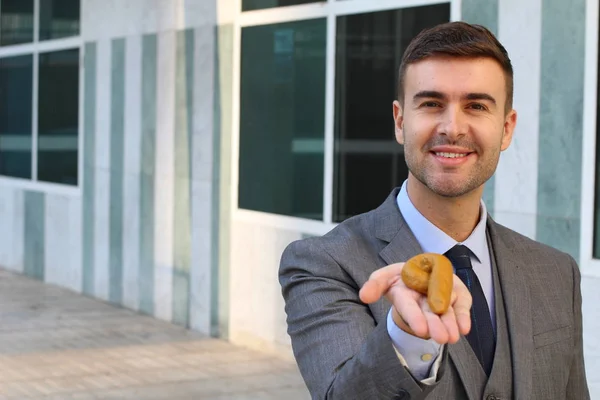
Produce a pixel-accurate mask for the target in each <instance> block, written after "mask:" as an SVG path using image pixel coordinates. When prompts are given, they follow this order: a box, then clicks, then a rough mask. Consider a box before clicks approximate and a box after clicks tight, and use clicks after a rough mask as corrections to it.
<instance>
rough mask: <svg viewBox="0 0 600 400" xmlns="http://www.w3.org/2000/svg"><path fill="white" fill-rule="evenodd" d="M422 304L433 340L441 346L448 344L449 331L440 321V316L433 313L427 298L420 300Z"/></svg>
mask: <svg viewBox="0 0 600 400" xmlns="http://www.w3.org/2000/svg"><path fill="white" fill-rule="evenodd" d="M420 303H421V309H422V311H423V315H424V316H425V320H426V321H427V326H428V329H429V335H430V336H431V338H432V339H433V340H435V341H436V342H437V343H439V344H445V343H447V342H448V337H449V334H448V330H447V329H446V326H445V325H444V323H443V322H442V320H441V319H440V316H439V315H437V314H435V313H434V312H433V311H431V308H430V307H429V303H428V302H427V298H425V297H423V298H422V299H421V300H420Z"/></svg>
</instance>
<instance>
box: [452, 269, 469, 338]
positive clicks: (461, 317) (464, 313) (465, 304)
mask: <svg viewBox="0 0 600 400" xmlns="http://www.w3.org/2000/svg"><path fill="white" fill-rule="evenodd" d="M454 291H455V292H456V300H455V302H454V303H453V304H452V308H453V309H454V314H455V315H456V321H457V323H458V329H459V331H460V333H461V334H463V335H466V334H467V333H469V331H470V330H471V305H472V304H473V299H472V297H471V293H470V292H469V289H467V287H466V286H465V285H464V283H463V282H462V281H461V280H460V279H459V278H458V277H457V276H456V275H454Z"/></svg>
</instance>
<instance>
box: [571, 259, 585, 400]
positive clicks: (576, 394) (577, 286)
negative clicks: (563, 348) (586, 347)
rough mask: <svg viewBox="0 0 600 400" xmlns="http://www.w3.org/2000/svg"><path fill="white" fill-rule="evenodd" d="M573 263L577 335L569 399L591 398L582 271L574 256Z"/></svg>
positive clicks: (574, 313)
mask: <svg viewBox="0 0 600 400" xmlns="http://www.w3.org/2000/svg"><path fill="white" fill-rule="evenodd" d="M571 265H572V266H573V316H574V317H573V318H574V321H573V322H574V334H575V336H574V349H573V361H572V362H571V367H570V373H569V382H568V383H567V399H569V400H571V399H572V400H589V398H590V393H589V389H588V385H587V379H586V374H585V363H584V359H583V335H582V311H581V307H582V302H581V273H580V272H579V267H578V266H577V263H576V262H575V260H574V259H573V258H571Z"/></svg>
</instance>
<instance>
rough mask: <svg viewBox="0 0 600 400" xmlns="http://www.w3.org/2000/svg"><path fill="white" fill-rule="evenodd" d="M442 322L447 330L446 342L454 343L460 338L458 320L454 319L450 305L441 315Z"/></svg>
mask: <svg viewBox="0 0 600 400" xmlns="http://www.w3.org/2000/svg"><path fill="white" fill-rule="evenodd" d="M441 320H442V323H443V324H444V326H445V327H446V331H447V332H448V343H456V342H458V339H460V334H459V329H458V322H457V321H456V314H455V313H454V308H453V307H452V306H450V307H448V311H446V313H444V315H442V316H441Z"/></svg>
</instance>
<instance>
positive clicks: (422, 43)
mask: <svg viewBox="0 0 600 400" xmlns="http://www.w3.org/2000/svg"><path fill="white" fill-rule="evenodd" d="M435 56H450V57H463V58H475V57H488V58H492V59H494V60H496V61H497V62H498V63H499V64H500V66H501V67H502V69H503V70H504V75H505V79H506V107H505V108H506V112H508V111H510V110H511V109H512V102H513V68H512V64H511V61H510V58H509V57H508V53H507V51H506V49H505V48H504V46H502V44H501V43H500V42H499V41H498V39H496V37H495V36H494V34H493V33H492V32H490V31H489V30H488V29H487V28H485V27H484V26H481V25H477V24H468V23H466V22H460V21H457V22H448V23H445V24H441V25H437V26H434V27H432V28H429V29H425V30H423V31H421V33H419V34H418V35H417V36H416V37H415V38H414V39H413V40H412V41H411V42H410V44H409V45H408V47H407V48H406V50H405V51H404V55H403V56H402V62H401V63H400V71H399V74H398V100H399V101H400V104H404V78H405V75H406V69H407V68H408V66H409V65H410V64H413V63H416V62H418V61H421V60H424V59H426V58H429V57H435Z"/></svg>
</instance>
